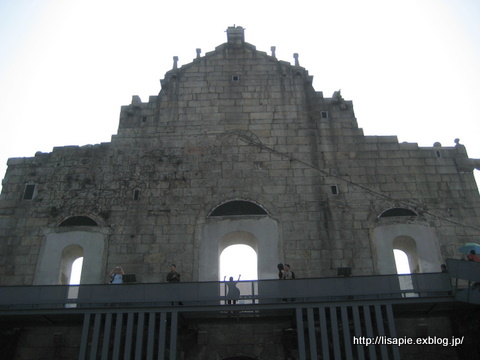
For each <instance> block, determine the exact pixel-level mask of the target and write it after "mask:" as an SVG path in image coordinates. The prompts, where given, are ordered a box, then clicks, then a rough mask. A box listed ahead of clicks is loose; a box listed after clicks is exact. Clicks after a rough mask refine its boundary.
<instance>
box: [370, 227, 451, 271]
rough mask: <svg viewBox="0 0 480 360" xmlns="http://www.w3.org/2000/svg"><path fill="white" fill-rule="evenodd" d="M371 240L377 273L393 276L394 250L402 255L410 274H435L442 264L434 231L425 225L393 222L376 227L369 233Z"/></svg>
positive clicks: (394, 265) (394, 264)
mask: <svg viewBox="0 0 480 360" xmlns="http://www.w3.org/2000/svg"><path fill="white" fill-rule="evenodd" d="M418 239H421V241H417V240H418ZM372 241H373V248H374V255H375V257H374V261H375V265H376V269H377V272H378V274H382V275H383V274H397V268H396V262H395V257H394V253H393V250H394V249H398V250H402V251H404V252H405V253H406V255H407V257H408V262H409V266H410V269H411V272H412V273H417V272H435V271H438V269H439V268H440V264H441V263H442V256H441V252H440V246H439V244H438V240H437V236H436V234H435V230H434V229H433V228H431V227H430V226H428V225H424V224H420V223H418V224H407V223H405V224H398V223H397V224H389V225H382V226H378V227H376V228H375V229H374V230H373V238H372Z"/></svg>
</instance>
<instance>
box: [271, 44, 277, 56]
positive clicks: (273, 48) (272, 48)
mask: <svg viewBox="0 0 480 360" xmlns="http://www.w3.org/2000/svg"><path fill="white" fill-rule="evenodd" d="M270 50H272V56H273V57H274V58H275V59H276V58H277V56H276V55H275V50H277V48H276V47H275V46H272V47H271V48H270Z"/></svg>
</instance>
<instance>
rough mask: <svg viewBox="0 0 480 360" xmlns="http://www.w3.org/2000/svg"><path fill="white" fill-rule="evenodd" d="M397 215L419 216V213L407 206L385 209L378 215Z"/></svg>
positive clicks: (383, 216) (384, 216) (381, 216)
mask: <svg viewBox="0 0 480 360" xmlns="http://www.w3.org/2000/svg"><path fill="white" fill-rule="evenodd" d="M397 216H418V214H417V213H416V212H415V211H413V210H410V209H407V208H402V207H393V208H390V209H387V210H385V211H383V212H382V213H381V214H380V215H379V216H378V217H379V218H386V217H397Z"/></svg>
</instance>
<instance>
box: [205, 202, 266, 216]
mask: <svg viewBox="0 0 480 360" xmlns="http://www.w3.org/2000/svg"><path fill="white" fill-rule="evenodd" d="M233 215H267V212H266V211H265V209H264V208H262V207H260V206H259V205H257V204H255V203H253V202H250V201H244V200H234V201H229V202H227V203H225V204H222V205H220V206H218V207H217V208H216V209H215V210H213V211H212V213H211V214H210V216H233Z"/></svg>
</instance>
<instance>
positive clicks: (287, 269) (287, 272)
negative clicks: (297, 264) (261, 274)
mask: <svg viewBox="0 0 480 360" xmlns="http://www.w3.org/2000/svg"><path fill="white" fill-rule="evenodd" d="M284 267H285V272H284V273H283V278H284V279H285V280H292V279H295V273H294V272H293V271H292V270H291V269H290V265H288V264H285V266H284Z"/></svg>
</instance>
